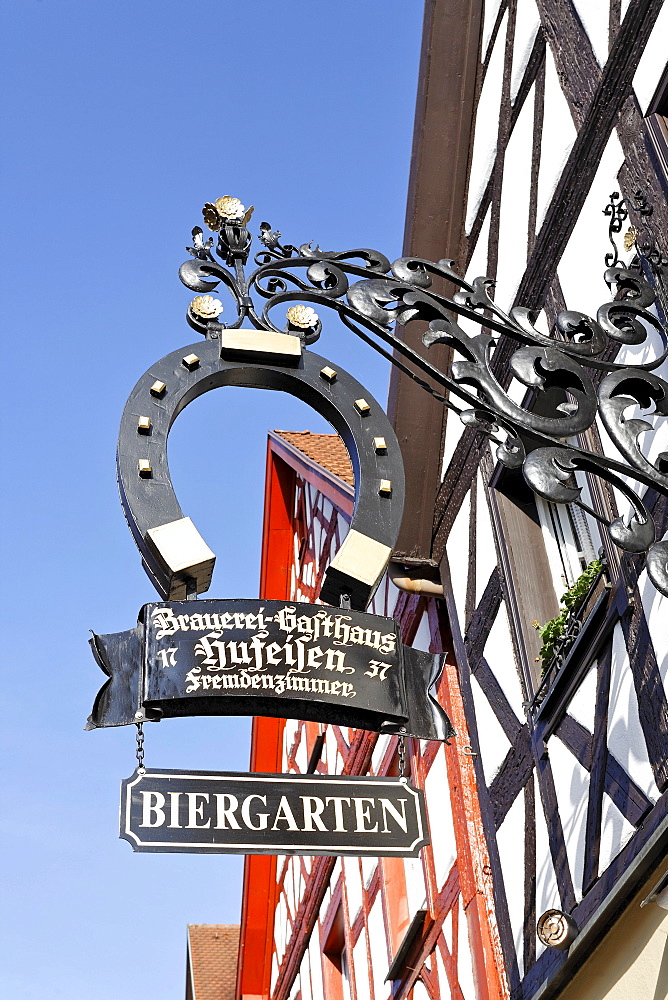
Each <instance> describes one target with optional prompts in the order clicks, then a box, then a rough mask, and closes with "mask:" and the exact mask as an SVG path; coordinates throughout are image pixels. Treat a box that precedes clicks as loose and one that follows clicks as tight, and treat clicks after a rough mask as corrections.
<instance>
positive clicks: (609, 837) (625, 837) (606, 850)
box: [598, 792, 635, 872]
mask: <svg viewBox="0 0 668 1000" xmlns="http://www.w3.org/2000/svg"><path fill="white" fill-rule="evenodd" d="M634 833H635V827H634V826H633V825H632V824H631V823H629V822H628V820H626V819H624V817H623V816H622V814H621V813H620V811H619V809H618V808H617V806H616V805H615V803H614V802H613V801H612V799H611V798H610V796H609V795H608V794H607V793H606V792H604V793H603V803H602V809H601V844H600V848H599V858H598V870H599V872H604V871H605V870H606V868H607V867H608V865H609V864H610V862H611V861H612V860H613V859H614V858H616V857H617V855H618V854H619V852H620V851H621V849H622V848H623V847H624V846H625V844H627V843H628V842H629V840H630V839H631V837H632V836H633V834H634Z"/></svg>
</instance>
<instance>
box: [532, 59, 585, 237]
mask: <svg viewBox="0 0 668 1000" xmlns="http://www.w3.org/2000/svg"><path fill="white" fill-rule="evenodd" d="M575 136H576V132H575V126H574V125H573V120H572V118H571V113H570V110H569V107H568V102H567V101H566V98H565V97H564V95H563V92H562V89H561V84H560V83H559V77H558V76H557V71H556V69H555V65H554V58H553V56H552V53H551V52H550V49H549V46H548V49H547V52H546V55H545V110H544V116H543V134H542V138H541V146H540V168H539V171H538V205H537V215H536V228H537V230H539V229H540V227H541V225H542V224H543V219H544V218H545V213H546V211H547V207H548V205H549V204H550V201H551V200H552V195H553V194H554V190H555V188H556V186H557V182H558V180H559V178H560V176H561V172H562V170H563V169H564V166H565V164H566V160H567V159H568V154H569V153H570V151H571V149H572V147H573V143H574V142H575Z"/></svg>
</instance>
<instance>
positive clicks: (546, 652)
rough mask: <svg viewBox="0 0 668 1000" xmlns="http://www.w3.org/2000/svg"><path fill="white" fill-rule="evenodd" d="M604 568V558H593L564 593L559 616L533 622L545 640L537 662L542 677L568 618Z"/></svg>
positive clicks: (564, 629)
mask: <svg viewBox="0 0 668 1000" xmlns="http://www.w3.org/2000/svg"><path fill="white" fill-rule="evenodd" d="M602 569H603V560H602V559H593V560H592V562H590V563H589V565H588V566H587V568H586V569H585V570H584V572H583V573H581V574H580V576H579V577H578V578H577V580H576V581H575V583H574V584H573V586H572V587H569V588H568V590H567V591H566V593H565V594H563V595H562V597H561V599H560V601H559V604H560V605H561V609H562V610H561V611H560V612H559V614H558V615H557V617H556V618H551V619H550V621H549V622H546V623H545V624H544V625H540V624H539V623H538V622H533V623H532V624H533V627H534V628H535V629H536V630H537V632H538V634H539V636H540V637H541V639H542V640H543V645H542V646H541V648H540V650H539V652H538V656H537V657H536V663H540V664H541V677H542V676H543V675H544V674H545V671H546V670H547V668H548V666H549V665H550V662H551V660H552V658H553V656H554V654H555V652H556V648H557V645H558V643H559V641H560V640H561V638H562V636H563V634H564V632H565V631H566V626H567V625H568V619H569V618H570V616H571V614H573V612H574V611H576V610H577V608H578V607H579V605H580V604H581V603H582V601H583V600H584V599H585V597H586V596H587V594H588V593H589V589H590V587H591V585H592V584H593V583H594V581H595V580H596V577H597V576H598V575H599V573H600V572H601V570H602Z"/></svg>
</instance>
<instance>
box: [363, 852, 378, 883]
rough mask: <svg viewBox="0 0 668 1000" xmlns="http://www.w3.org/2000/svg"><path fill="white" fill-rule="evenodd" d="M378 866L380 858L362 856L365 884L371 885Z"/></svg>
mask: <svg viewBox="0 0 668 1000" xmlns="http://www.w3.org/2000/svg"><path fill="white" fill-rule="evenodd" d="M377 867H378V858H362V879H363V881H364V885H366V886H368V885H369V882H370V881H371V879H372V878H373V873H374V872H375V870H376V868H377Z"/></svg>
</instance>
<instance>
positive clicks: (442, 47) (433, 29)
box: [389, 0, 482, 559]
mask: <svg viewBox="0 0 668 1000" xmlns="http://www.w3.org/2000/svg"><path fill="white" fill-rule="evenodd" d="M481 23H482V0H427V2H426V4H425V19H424V32H423V38H422V53H421V58H420V77H419V80H420V82H419V89H418V96H417V108H416V117H415V131H414V136H413V153H412V161H411V173H410V180H409V188H408V206H407V213H406V235H405V240H404V254H405V255H411V256H418V257H426V258H429V259H431V260H439V259H440V258H441V257H453V258H458V257H459V255H460V249H461V244H462V235H463V226H464V212H465V205H466V185H467V179H468V169H469V158H470V145H471V140H472V126H473V105H474V97H475V87H476V74H477V70H478V55H479V48H480V32H481ZM412 327H415V329H412V328H411V329H410V330H407V331H406V332H405V333H404V336H405V338H406V341H407V343H409V344H410V345H411V347H413V348H414V349H415V350H416V351H418V352H419V353H422V354H424V353H425V350H426V349H425V348H424V346H423V344H422V340H421V336H422V331H421V330H419V329H417V324H412ZM430 360H432V361H434V362H435V363H436V364H437V365H440V366H442V365H445V366H446V367H447V365H448V361H449V352H448V351H447V350H445V349H444V348H433V349H432V350H431V352H430ZM389 413H390V418H391V419H392V421H393V423H394V427H395V430H396V432H397V437H398V438H399V442H400V444H401V448H402V451H403V455H404V462H405V464H406V484H407V491H406V509H405V514H404V522H403V525H402V528H401V533H400V535H399V539H398V541H397V552H398V553H400V554H403V555H407V556H413V557H418V558H423V559H429V558H431V540H432V522H433V511H434V499H435V497H436V492H437V490H438V486H439V483H440V478H441V455H442V451H443V433H444V427H445V419H446V410H445V409H444V407H443V406H442V405H441V404H440V403H438V402H437V401H436V400H434V399H433V398H432V397H430V396H429V395H428V394H427V393H426V392H425V391H424V390H423V389H421V388H420V387H419V386H417V385H416V384H415V383H414V382H413V381H412V380H411V379H409V378H408V377H407V376H405V375H403V374H401V373H399V372H398V371H397V370H396V369H393V371H392V375H391V379H390V396H389Z"/></svg>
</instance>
